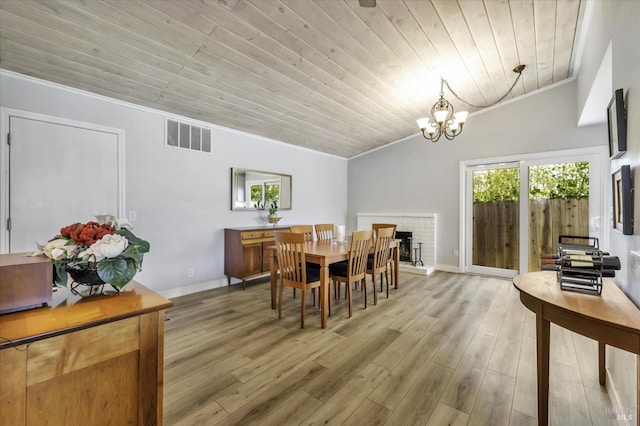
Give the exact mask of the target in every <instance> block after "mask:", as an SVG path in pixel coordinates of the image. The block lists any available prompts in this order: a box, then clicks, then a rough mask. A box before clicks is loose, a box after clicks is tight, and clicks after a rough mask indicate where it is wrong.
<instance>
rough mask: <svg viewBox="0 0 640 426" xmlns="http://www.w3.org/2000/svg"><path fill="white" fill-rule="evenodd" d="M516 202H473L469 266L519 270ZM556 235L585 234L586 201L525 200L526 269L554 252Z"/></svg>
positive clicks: (537, 267)
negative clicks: (527, 241) (541, 255)
mask: <svg viewBox="0 0 640 426" xmlns="http://www.w3.org/2000/svg"><path fill="white" fill-rule="evenodd" d="M519 232H520V227H519V220H518V203H517V202H515V201H505V202H487V203H481V202H476V203H473V264H474V265H479V266H489V267H494V268H503V269H515V270H517V269H519V260H518V259H519V255H518V253H519V248H520V244H519V238H518V237H519ZM560 235H584V236H587V235H589V200H588V199H579V200H578V199H567V200H557V199H555V200H549V199H539V200H529V270H530V271H538V270H540V254H541V253H553V252H555V251H556V246H557V244H558V237H559V236H560Z"/></svg>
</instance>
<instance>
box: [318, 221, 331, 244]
mask: <svg viewBox="0 0 640 426" xmlns="http://www.w3.org/2000/svg"><path fill="white" fill-rule="evenodd" d="M316 236H317V237H318V241H326V240H330V239H332V238H333V223H321V224H318V225H316Z"/></svg>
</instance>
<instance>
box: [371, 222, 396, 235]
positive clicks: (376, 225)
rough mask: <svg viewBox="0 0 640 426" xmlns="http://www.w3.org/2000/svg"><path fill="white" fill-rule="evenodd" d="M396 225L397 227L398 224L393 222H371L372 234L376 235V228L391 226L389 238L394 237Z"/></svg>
mask: <svg viewBox="0 0 640 426" xmlns="http://www.w3.org/2000/svg"><path fill="white" fill-rule="evenodd" d="M397 227H398V225H396V224H395V223H372V224H371V229H373V233H374V235H377V232H378V229H381V228H393V235H391V238H395V237H396V228H397Z"/></svg>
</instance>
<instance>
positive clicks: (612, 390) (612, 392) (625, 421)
mask: <svg viewBox="0 0 640 426" xmlns="http://www.w3.org/2000/svg"><path fill="white" fill-rule="evenodd" d="M605 371H606V373H607V381H606V388H607V394H608V395H609V400H610V401H611V406H612V407H613V410H614V411H615V412H617V413H620V414H623V415H624V414H627V412H626V410H625V409H624V407H623V404H622V401H621V399H620V394H619V393H618V390H617V389H616V385H615V381H614V380H613V377H612V376H611V372H610V371H609V369H608V368H607V369H605ZM639 412H640V411H639V410H638V409H636V412H635V413H634V414H635V415H638V413H639ZM612 415H614V414H612ZM618 422H621V423H620V424H621V425H625V426H635V425H636V423H635V421H633V419H632V418H631V419H629V418H628V416H623V417H622V418H620V419H618Z"/></svg>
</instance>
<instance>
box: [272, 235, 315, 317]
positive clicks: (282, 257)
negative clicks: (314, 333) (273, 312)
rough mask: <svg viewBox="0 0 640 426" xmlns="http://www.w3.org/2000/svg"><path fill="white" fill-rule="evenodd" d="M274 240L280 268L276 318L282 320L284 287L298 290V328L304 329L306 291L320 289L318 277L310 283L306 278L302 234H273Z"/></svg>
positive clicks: (303, 238)
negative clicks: (299, 305) (299, 301)
mask: <svg viewBox="0 0 640 426" xmlns="http://www.w3.org/2000/svg"><path fill="white" fill-rule="evenodd" d="M273 235H274V239H275V243H276V251H277V253H278V265H279V267H280V292H279V293H280V294H279V303H278V318H282V297H283V293H284V287H285V286H288V287H293V288H294V289H296V288H297V289H300V290H301V293H302V296H301V297H300V299H301V307H300V327H302V328H304V304H305V294H306V292H307V290H310V289H314V288H318V287H320V276H319V274H318V277H317V279H313V278H312V280H311V281H310V280H309V277H308V276H307V267H306V260H305V251H304V246H305V237H304V234H302V233H294V232H275V233H274V234H273Z"/></svg>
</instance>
